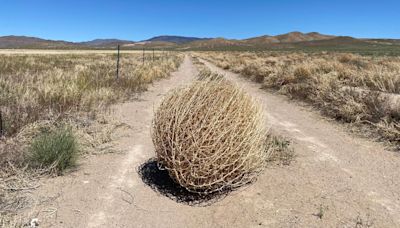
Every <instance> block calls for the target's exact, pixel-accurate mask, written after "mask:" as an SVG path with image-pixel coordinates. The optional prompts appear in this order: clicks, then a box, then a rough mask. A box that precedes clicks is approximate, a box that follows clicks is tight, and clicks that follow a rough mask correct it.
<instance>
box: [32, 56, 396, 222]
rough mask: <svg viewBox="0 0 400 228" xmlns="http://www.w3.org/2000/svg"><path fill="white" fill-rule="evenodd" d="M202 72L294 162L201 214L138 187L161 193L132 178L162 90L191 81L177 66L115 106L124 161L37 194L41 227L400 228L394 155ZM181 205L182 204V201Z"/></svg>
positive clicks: (109, 157) (188, 68)
mask: <svg viewBox="0 0 400 228" xmlns="http://www.w3.org/2000/svg"><path fill="white" fill-rule="evenodd" d="M207 65H209V66H210V68H211V69H213V70H214V71H218V72H220V73H224V74H225V75H226V77H227V78H229V79H231V80H233V81H235V82H238V83H239V85H240V86H242V87H243V88H244V89H245V90H246V91H248V92H249V93H250V94H251V95H253V96H255V97H256V98H257V99H259V100H260V102H262V103H263V105H264V106H265V111H266V112H267V117H268V121H269V123H270V125H271V126H270V127H271V129H272V130H273V131H274V132H277V133H279V134H282V135H284V136H286V137H288V138H289V139H290V140H292V141H293V143H292V146H293V147H294V148H295V153H296V155H297V157H296V159H295V162H294V163H292V164H291V165H290V166H283V167H280V166H274V167H270V168H268V169H267V170H266V171H265V172H264V174H263V175H261V176H260V178H259V179H258V181H257V182H255V183H254V184H252V185H250V186H248V187H246V188H242V189H240V190H238V191H235V192H232V193H230V194H229V195H228V196H226V197H225V198H223V199H221V200H219V201H218V202H215V203H213V204H211V205H209V206H205V207H201V206H189V205H187V204H185V203H178V202H176V201H174V200H171V199H170V198H168V197H167V196H165V194H169V193H170V192H168V188H169V187H170V186H169V184H168V183H164V182H163V181H164V179H163V178H164V177H165V176H163V175H162V174H159V175H158V174H156V175H155V178H153V179H154V180H153V179H152V178H147V179H146V178H144V179H145V182H146V180H148V182H152V181H153V182H158V185H159V186H160V188H159V189H162V192H164V194H160V193H158V192H157V191H155V190H153V188H151V187H149V185H147V184H145V183H144V181H143V180H142V179H141V176H140V175H139V174H138V169H139V170H141V171H142V172H141V174H142V175H143V173H145V174H146V173H147V174H149V176H152V173H151V167H152V163H146V161H147V160H148V159H149V158H151V157H152V156H154V151H153V145H152V142H151V138H150V126H151V119H152V115H153V107H156V106H157V104H159V102H160V100H161V99H162V97H163V95H164V94H165V93H166V92H167V91H168V90H170V89H172V88H176V87H179V86H182V85H184V84H187V83H190V81H191V80H193V79H194V77H195V74H196V69H195V67H194V66H193V65H192V63H191V61H190V59H189V58H188V57H186V58H185V60H184V62H183V64H182V66H181V67H180V69H179V71H178V72H176V73H174V75H173V76H172V77H171V78H169V79H166V80H161V81H159V82H157V83H155V84H154V85H153V86H152V87H151V88H150V89H149V91H147V92H145V93H143V94H142V95H141V99H140V100H138V101H132V102H129V103H125V104H122V105H118V106H117V110H116V114H115V115H116V118H119V119H120V120H121V121H123V122H125V123H127V124H129V125H130V126H132V129H131V130H127V131H128V132H127V133H129V134H130V136H129V137H123V138H121V139H120V140H119V141H118V147H119V148H120V149H121V150H123V151H124V152H123V153H117V154H105V155H98V156H91V157H89V158H88V159H85V160H84V161H83V162H82V164H81V166H80V168H79V169H78V170H77V171H75V172H73V173H72V174H70V175H66V176H62V177H57V178H53V179H49V180H47V181H46V182H45V183H44V184H43V185H42V187H41V188H40V189H39V190H38V192H37V195H38V197H40V196H47V197H52V196H54V199H53V200H52V201H49V202H45V203H43V204H42V206H41V208H40V210H41V211H42V212H41V213H40V214H39V219H40V220H41V226H44V227H368V226H373V227H400V172H399V171H400V157H399V156H398V154H395V153H393V152H389V151H385V150H384V149H383V147H382V146H381V145H379V144H377V143H373V142H369V141H367V140H365V139H360V138H356V137H353V136H351V135H349V134H348V133H346V131H345V130H343V129H342V127H341V126H340V125H336V124H334V123H332V122H330V121H327V120H324V119H322V118H321V117H320V116H319V115H318V114H316V113H315V112H311V111H309V110H308V109H307V108H304V107H301V106H299V105H297V104H293V103H291V102H288V101H287V99H286V98H284V97H281V96H279V95H274V94H270V93H267V92H265V91H263V90H260V89H259V85H257V84H254V83H252V82H248V81H246V80H243V79H241V78H240V77H239V76H238V75H235V74H232V73H228V72H224V71H222V70H221V69H219V68H216V67H215V66H213V65H211V64H208V63H207ZM143 164H146V165H145V166H142V167H141V168H140V166H141V165H143ZM149 170H150V172H149ZM157 175H158V176H157ZM144 176H146V175H144ZM153 177H154V175H153ZM157 178H158V180H155V179H157ZM165 189H167V191H164V190H165ZM178 190H179V189H178ZM172 194H176V192H175V193H172ZM177 194H178V196H179V191H178V193H177ZM169 195H171V194H169ZM183 200H184V201H189V202H190V197H189V199H187V198H185V199H183Z"/></svg>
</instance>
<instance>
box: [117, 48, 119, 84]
mask: <svg viewBox="0 0 400 228" xmlns="http://www.w3.org/2000/svg"><path fill="white" fill-rule="evenodd" d="M117 49H118V53H117V79H118V78H119V44H118V47H117Z"/></svg>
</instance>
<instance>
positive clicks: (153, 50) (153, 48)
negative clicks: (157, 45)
mask: <svg viewBox="0 0 400 228" xmlns="http://www.w3.org/2000/svg"><path fill="white" fill-rule="evenodd" d="M153 62H154V48H153Z"/></svg>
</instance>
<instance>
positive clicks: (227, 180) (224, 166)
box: [152, 80, 269, 193]
mask: <svg viewBox="0 0 400 228" xmlns="http://www.w3.org/2000/svg"><path fill="white" fill-rule="evenodd" d="M263 120H264V118H263V115H262V111H261V108H260V106H259V105H258V104H257V103H256V102H255V101H254V100H253V99H252V98H251V97H250V96H249V95H247V94H245V93H244V92H243V91H242V90H240V89H238V88H237V87H236V86H234V85H233V84H231V83H230V82H228V81H225V80H205V81H196V82H195V83H193V84H192V85H190V86H188V87H186V88H182V89H178V90H175V91H173V92H171V93H170V94H169V95H168V96H167V97H166V98H165V99H164V100H163V102H162V103H161V105H160V107H159V108H158V110H157V111H156V113H155V117H154V121H153V131H152V139H153V142H154V145H155V150H156V155H157V160H158V164H159V165H160V167H162V168H165V169H167V170H168V172H169V175H170V176H171V177H172V178H173V179H174V180H175V181H176V182H177V183H179V184H180V185H181V186H183V187H185V188H186V189H187V190H189V191H191V192H197V193H212V192H216V191H219V190H224V189H232V188H236V187H239V186H242V185H244V184H246V183H249V182H251V181H253V180H254V179H255V177H256V176H257V174H258V173H259V172H260V171H261V170H262V169H263V167H264V164H265V162H266V161H267V158H268V156H269V152H268V151H269V150H268V149H267V148H266V146H267V145H266V144H265V140H266V136H267V135H266V130H265V128H264V126H265V124H264V123H263ZM266 151H267V152H266Z"/></svg>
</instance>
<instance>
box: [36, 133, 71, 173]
mask: <svg viewBox="0 0 400 228" xmlns="http://www.w3.org/2000/svg"><path fill="white" fill-rule="evenodd" d="M29 150H30V154H29V164H30V165H31V166H32V167H34V168H45V169H48V170H49V171H50V172H55V173H56V174H61V173H62V172H63V171H64V170H65V169H67V168H69V167H71V166H74V165H75V162H76V157H77V154H78V143H77V141H76V139H75V137H74V135H73V133H72V130H71V129H70V128H59V129H57V130H53V131H49V132H44V133H41V135H39V136H38V137H36V138H35V139H34V140H33V142H32V144H31V145H30V148H29Z"/></svg>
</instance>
